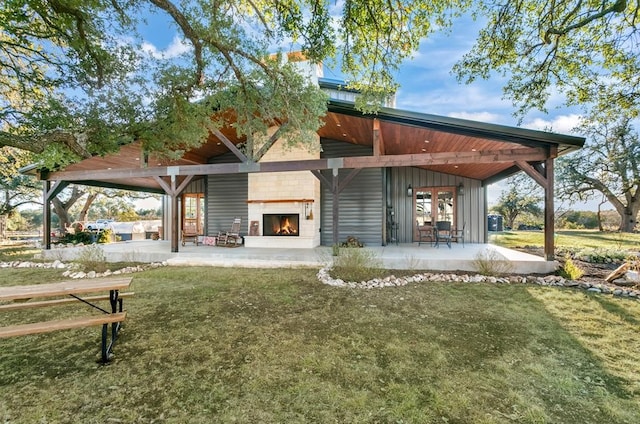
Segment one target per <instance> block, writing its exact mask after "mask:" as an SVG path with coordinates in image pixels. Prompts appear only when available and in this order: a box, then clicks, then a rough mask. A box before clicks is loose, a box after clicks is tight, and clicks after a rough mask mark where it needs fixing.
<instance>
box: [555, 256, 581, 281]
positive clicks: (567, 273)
mask: <svg viewBox="0 0 640 424" xmlns="http://www.w3.org/2000/svg"><path fill="white" fill-rule="evenodd" d="M560 275H561V276H562V277H564V278H566V279H568V280H578V279H580V277H582V276H583V275H584V271H583V270H582V269H581V268H580V267H579V266H578V265H576V264H575V263H574V262H573V260H572V259H571V258H569V257H567V258H566V260H565V262H564V266H563V267H562V268H561V269H560Z"/></svg>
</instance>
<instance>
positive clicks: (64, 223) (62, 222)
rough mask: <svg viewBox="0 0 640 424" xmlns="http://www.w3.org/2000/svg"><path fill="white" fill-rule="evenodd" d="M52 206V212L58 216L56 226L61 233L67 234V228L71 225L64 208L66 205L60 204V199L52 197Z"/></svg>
mask: <svg viewBox="0 0 640 424" xmlns="http://www.w3.org/2000/svg"><path fill="white" fill-rule="evenodd" d="M51 204H53V212H54V213H55V214H56V215H58V225H59V227H60V230H62V232H64V233H66V232H67V227H69V226H70V225H71V220H70V219H69V210H68V209H67V208H66V207H65V206H66V204H65V203H62V202H61V201H60V199H58V198H57V197H54V198H53V199H52V201H51Z"/></svg>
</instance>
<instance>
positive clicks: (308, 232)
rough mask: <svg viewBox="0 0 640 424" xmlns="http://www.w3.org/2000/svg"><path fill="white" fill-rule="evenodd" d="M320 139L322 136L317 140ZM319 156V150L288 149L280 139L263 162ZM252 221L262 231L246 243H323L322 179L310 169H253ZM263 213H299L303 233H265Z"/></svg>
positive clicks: (302, 245)
mask: <svg viewBox="0 0 640 424" xmlns="http://www.w3.org/2000/svg"><path fill="white" fill-rule="evenodd" d="M317 141H318V143H319V139H318V140H317ZM283 157H286V158H287V160H304V159H318V158H319V157H320V152H319V150H318V151H317V152H309V151H307V150H306V149H287V148H285V147H283V143H282V142H281V141H278V142H276V143H275V144H274V145H273V146H272V147H271V149H269V151H268V152H267V154H266V155H265V156H264V157H263V158H262V160H261V162H269V161H281V160H282V158H283ZM247 204H248V205H247V206H248V208H247V210H248V221H249V222H247V223H246V227H245V228H247V234H249V229H250V228H251V222H252V221H257V222H258V224H259V228H258V235H247V236H246V237H245V239H244V244H245V246H246V247H277V248H301V249H303V248H307V249H310V248H314V247H317V246H319V245H320V181H318V179H317V178H316V177H315V176H314V175H313V174H312V173H311V172H309V171H292V172H270V173H251V174H249V175H248V199H247ZM263 214H280V215H288V214H299V216H300V219H299V236H297V237H286V236H264V228H263V217H262V216H263Z"/></svg>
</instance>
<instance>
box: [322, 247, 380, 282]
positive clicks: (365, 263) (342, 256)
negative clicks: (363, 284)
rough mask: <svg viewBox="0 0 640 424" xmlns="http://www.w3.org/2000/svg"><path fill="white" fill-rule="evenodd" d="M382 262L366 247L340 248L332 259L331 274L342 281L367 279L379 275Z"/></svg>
mask: <svg viewBox="0 0 640 424" xmlns="http://www.w3.org/2000/svg"><path fill="white" fill-rule="evenodd" d="M381 269H382V263H381V261H380V259H379V258H378V257H377V256H376V254H375V253H374V252H373V251H371V250H368V249H359V248H352V247H351V248H350V247H348V248H342V249H340V253H339V254H338V256H336V257H335V258H334V260H333V269H332V271H331V274H332V276H333V277H334V278H340V279H342V280H344V281H356V282H357V281H367V280H370V279H372V278H376V277H379V276H380V273H381Z"/></svg>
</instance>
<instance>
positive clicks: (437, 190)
mask: <svg viewBox="0 0 640 424" xmlns="http://www.w3.org/2000/svg"><path fill="white" fill-rule="evenodd" d="M413 205H414V207H413V213H414V216H413V222H414V225H413V240H414V241H418V240H419V234H418V228H417V227H418V226H421V227H422V226H435V225H436V222H437V221H449V222H451V227H455V222H456V219H455V218H456V208H457V205H456V188H455V187H420V188H416V189H414V192H413Z"/></svg>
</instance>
